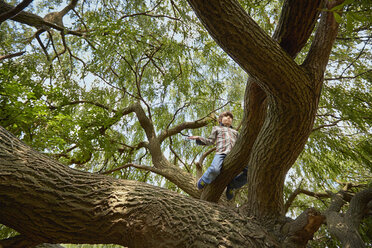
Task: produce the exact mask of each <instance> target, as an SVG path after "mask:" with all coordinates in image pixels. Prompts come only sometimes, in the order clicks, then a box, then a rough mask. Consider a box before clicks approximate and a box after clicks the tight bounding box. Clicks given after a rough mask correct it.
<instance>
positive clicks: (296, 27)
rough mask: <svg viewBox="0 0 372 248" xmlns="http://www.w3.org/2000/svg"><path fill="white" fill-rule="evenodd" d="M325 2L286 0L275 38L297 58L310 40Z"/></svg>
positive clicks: (318, 0) (317, 0)
mask: <svg viewBox="0 0 372 248" xmlns="http://www.w3.org/2000/svg"><path fill="white" fill-rule="evenodd" d="M323 4H324V0H302V1H297V0H286V1H284V3H283V7H282V11H281V14H280V19H279V23H278V25H277V27H276V30H275V32H274V35H273V38H274V39H275V40H276V41H277V42H278V43H279V44H280V46H281V47H282V48H283V49H284V50H285V51H286V52H287V53H288V54H289V55H290V56H291V57H295V56H296V55H297V53H298V52H299V51H301V49H302V48H303V47H304V46H305V44H306V42H307V40H308V39H309V37H310V35H311V33H312V31H313V29H314V26H315V24H316V21H317V19H318V16H319V14H320V9H321V8H322V6H323Z"/></svg>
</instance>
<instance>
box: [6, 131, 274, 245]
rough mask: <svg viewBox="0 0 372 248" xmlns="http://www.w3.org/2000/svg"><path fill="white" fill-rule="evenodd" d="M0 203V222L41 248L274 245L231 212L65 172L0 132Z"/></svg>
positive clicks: (169, 194)
mask: <svg viewBox="0 0 372 248" xmlns="http://www.w3.org/2000/svg"><path fill="white" fill-rule="evenodd" d="M0 200H1V211H0V223H3V224H5V225H7V226H9V227H11V228H13V229H15V230H16V231H18V232H19V233H21V234H22V235H24V236H25V237H27V238H28V239H31V240H37V241H41V242H46V243H91V244H109V243H111V244H112V243H114V244H119V245H123V246H126V247H144V248H146V247H170V246H172V247H202V246H203V247H217V246H224V247H225V246H226V247H228V246H233V247H266V246H270V247H279V245H278V244H277V243H276V241H275V240H274V239H273V238H272V237H271V235H270V234H269V233H267V232H265V231H264V230H262V228H261V227H260V225H259V224H258V223H256V222H255V221H254V220H249V221H248V220H247V219H246V217H245V216H241V215H239V214H237V213H236V212H234V211H232V210H231V209H228V208H224V207H221V206H217V205H215V204H210V203H207V202H204V201H198V200H195V199H193V198H191V197H186V196H184V195H180V194H178V193H175V192H171V191H169V190H165V189H162V188H159V187H154V186H151V185H147V184H144V183H139V182H135V181H127V180H116V179H113V178H109V177H107V176H103V175H98V174H91V173H87V172H81V171H78V170H74V169H71V168H68V167H66V166H64V165H62V164H59V163H58V162H55V161H53V160H51V159H50V158H48V157H46V156H44V155H42V154H40V153H38V152H36V151H34V150H32V149H31V148H30V147H27V146H26V145H24V144H23V143H21V142H20V141H19V140H17V139H16V138H15V137H14V136H12V135H10V134H9V133H8V132H7V131H5V129H3V128H1V127H0ZM25 223H27V225H26V224H25ZM185 230H188V231H187V232H185ZM257 237H261V238H257Z"/></svg>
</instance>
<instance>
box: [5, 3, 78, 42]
mask: <svg viewBox="0 0 372 248" xmlns="http://www.w3.org/2000/svg"><path fill="white" fill-rule="evenodd" d="M13 8H14V7H13V6H11V5H9V4H7V3H6V2H4V1H3V0H0V14H3V13H6V12H7V11H9V10H11V9H13ZM11 20H13V21H16V22H20V23H23V24H26V25H29V26H32V27H36V28H38V29H40V28H42V29H45V30H47V29H48V28H54V29H56V30H58V31H62V32H64V33H65V34H73V35H77V36H83V34H82V33H80V32H76V31H71V30H66V29H65V28H64V27H62V26H59V25H56V24H54V23H51V22H48V21H45V20H44V19H43V18H42V17H40V16H38V15H35V14H32V13H29V12H26V11H21V12H20V13H19V14H18V15H16V16H14V17H12V18H11Z"/></svg>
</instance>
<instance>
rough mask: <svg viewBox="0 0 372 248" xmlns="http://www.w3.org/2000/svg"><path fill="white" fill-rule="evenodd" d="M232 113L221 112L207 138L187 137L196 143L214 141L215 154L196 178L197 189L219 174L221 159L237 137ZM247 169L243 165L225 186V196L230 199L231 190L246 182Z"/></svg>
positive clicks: (206, 143)
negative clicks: (201, 174) (240, 171)
mask: <svg viewBox="0 0 372 248" xmlns="http://www.w3.org/2000/svg"><path fill="white" fill-rule="evenodd" d="M233 118H234V116H233V114H232V113H231V112H229V111H226V112H223V113H222V114H220V116H219V118H218V122H219V123H220V125H219V126H214V127H213V129H212V133H211V135H210V136H209V137H208V138H203V137H200V136H191V137H189V139H191V140H195V141H196V144H198V145H213V144H215V143H216V155H215V156H214V158H213V161H212V163H211V165H210V166H209V168H208V169H207V170H206V172H204V174H203V176H202V177H201V178H200V179H199V180H198V182H197V184H196V186H197V187H198V189H203V188H204V187H205V185H206V184H210V183H211V182H213V180H214V179H215V178H216V177H217V176H218V175H219V174H220V171H221V167H222V163H223V160H224V159H225V157H226V155H227V154H228V153H229V152H230V151H231V148H232V147H233V146H234V144H235V142H236V139H237V137H238V132H237V131H236V130H234V129H233V128H232V126H231V124H232V121H233ZM247 170H248V167H245V168H244V170H243V171H242V173H240V174H239V175H237V176H236V177H235V178H234V179H233V180H232V181H231V182H230V183H229V185H227V188H226V198H227V199H228V200H231V199H232V198H233V197H234V193H233V190H234V189H238V188H241V187H242V186H243V185H244V184H246V183H247Z"/></svg>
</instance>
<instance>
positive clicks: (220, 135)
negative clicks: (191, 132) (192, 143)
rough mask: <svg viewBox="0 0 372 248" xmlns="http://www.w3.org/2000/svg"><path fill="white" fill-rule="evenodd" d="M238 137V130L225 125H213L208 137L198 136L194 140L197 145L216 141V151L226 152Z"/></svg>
mask: <svg viewBox="0 0 372 248" xmlns="http://www.w3.org/2000/svg"><path fill="white" fill-rule="evenodd" d="M237 138H238V131H236V130H234V129H232V128H230V127H225V126H214V127H213V129H212V133H211V135H210V136H209V137H208V138H203V137H200V138H199V139H197V140H196V144H198V145H207V146H209V145H213V144H214V143H216V153H218V154H222V153H223V154H227V153H229V152H230V151H231V148H232V147H233V146H234V145H235V142H236V139H237Z"/></svg>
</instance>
